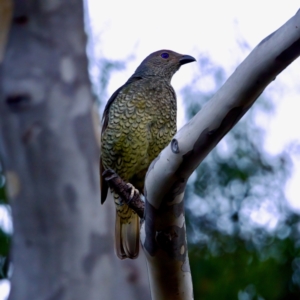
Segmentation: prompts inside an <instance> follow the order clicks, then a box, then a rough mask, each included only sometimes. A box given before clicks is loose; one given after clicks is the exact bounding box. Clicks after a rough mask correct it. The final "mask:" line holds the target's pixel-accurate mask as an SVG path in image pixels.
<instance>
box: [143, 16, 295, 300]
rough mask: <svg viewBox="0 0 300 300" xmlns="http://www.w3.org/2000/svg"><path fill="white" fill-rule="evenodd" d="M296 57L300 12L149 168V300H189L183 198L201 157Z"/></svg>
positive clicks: (145, 243)
mask: <svg viewBox="0 0 300 300" xmlns="http://www.w3.org/2000/svg"><path fill="white" fill-rule="evenodd" d="M299 55H300V11H298V12H297V14H296V15H295V16H294V17H292V18H291V19H290V20H289V21H288V22H287V23H286V24H284V25H283V26H282V27H281V28H279V29H278V30H277V31H275V32H274V33H273V34H271V35H270V36H268V37H267V38H265V39H264V40H263V41H262V42H261V43H260V44H259V45H258V46H257V47H256V48H255V49H254V50H253V51H252V52H251V53H250V55H249V56H248V57H247V58H246V59H245V60H244V62H242V63H241V65H240V66H239V67H238V68H237V69H236V71H235V72H234V73H233V74H232V75H231V77H230V78H229V79H228V80H227V81H226V83H225V84H224V85H223V86H222V87H221V89H220V90H219V91H218V92H217V93H216V94H215V96H214V97H213V98H212V99H210V101H209V102H208V103H207V104H206V105H205V106H204V107H203V108H202V110H201V111H200V112H199V113H198V114H197V115H196V116H195V117H194V118H193V119H191V120H190V122H188V123H187V124H186V125H185V126H184V127H183V128H182V129H181V130H180V131H179V132H178V133H177V134H176V135H175V137H174V139H173V140H172V141H171V143H170V144H169V145H168V146H167V147H166V148H165V149H164V150H163V151H162V152H161V153H160V155H159V157H158V158H157V159H156V160H155V161H154V162H153V163H152V164H151V166H150V167H149V170H148V173H147V175H146V182H145V198H146V209H145V223H144V226H143V228H142V244H143V246H144V250H145V254H146V257H147V263H148V270H149V277H150V285H151V293H152V299H157V300H158V299H160V300H161V299H176V300H179V299H180V300H183V299H184V300H187V299H193V291H192V280H191V274H190V268H189V262H188V253H187V243H186V232H185V219H184V209H183V196H184V189H185V186H186V182H187V180H188V178H189V176H190V175H191V173H192V172H193V171H194V170H195V168H196V167H197V166H198V165H199V163H200V162H201V161H202V160H203V159H204V158H205V157H206V155H207V154H208V153H209V152H210V151H211V150H212V149H213V147H215V146H216V145H217V143H218V142H219V141H220V140H221V139H222V137H224V135H225V134H226V133H227V132H228V131H229V130H230V129H231V128H232V127H233V126H234V125H235V124H236V123H237V122H238V121H239V120H240V118H241V117H242V116H243V115H244V114H245V113H246V112H247V111H248V109H249V108H250V107H251V106H252V105H253V103H254V102H255V100H256V99H257V98H258V97H259V95H260V94H261V93H262V92H263V90H264V89H265V88H266V87H267V85H268V84H269V83H270V82H271V81H273V80H275V78H276V76H277V75H278V74H279V73H280V72H281V71H282V70H284V69H285V68H286V67H287V66H288V65H289V64H290V63H292V62H293V60H295V59H296V58H297V57H298V56H299Z"/></svg>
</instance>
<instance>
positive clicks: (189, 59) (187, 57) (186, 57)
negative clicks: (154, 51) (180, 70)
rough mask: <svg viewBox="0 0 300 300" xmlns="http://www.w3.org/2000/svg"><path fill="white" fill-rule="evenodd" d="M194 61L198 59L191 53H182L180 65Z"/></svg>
mask: <svg viewBox="0 0 300 300" xmlns="http://www.w3.org/2000/svg"><path fill="white" fill-rule="evenodd" d="M193 61H196V59H195V58H194V57H193V56H190V55H182V57H181V58H180V59H179V63H180V65H184V64H188V63H190V62H193Z"/></svg>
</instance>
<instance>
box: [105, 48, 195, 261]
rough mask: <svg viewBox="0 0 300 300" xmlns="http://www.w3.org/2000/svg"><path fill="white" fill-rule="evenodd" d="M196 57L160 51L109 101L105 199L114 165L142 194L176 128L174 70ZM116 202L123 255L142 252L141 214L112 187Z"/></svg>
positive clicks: (118, 243) (117, 244)
mask: <svg viewBox="0 0 300 300" xmlns="http://www.w3.org/2000/svg"><path fill="white" fill-rule="evenodd" d="M193 61H195V58H193V57H192V56H189V55H182V54H179V53H176V52H173V51H170V50H160V51H156V52H154V53H152V54H150V55H149V56H148V57H146V58H145V59H144V60H143V61H142V63H141V64H140V65H139V67H138V68H137V69H136V71H135V72H134V74H133V75H132V76H131V77H130V78H129V79H128V81H127V82H126V83H125V84H124V85H123V86H121V87H120V88H118V89H117V90H116V91H115V92H114V93H113V95H112V96H111V97H110V99H109V100H108V102H107V104H106V107H105V109H104V113H103V120H102V133H101V157H100V179H101V203H104V201H105V200H106V197H107V192H108V185H107V183H106V182H105V181H104V180H103V177H102V173H103V171H104V170H106V169H113V170H114V171H115V172H116V173H117V174H118V175H119V176H120V177H121V178H122V179H123V180H124V181H125V182H127V183H129V184H131V185H132V186H134V187H135V188H136V189H138V191H139V192H140V193H143V190H144V180H145V175H146V172H147V170H148V167H149V165H150V164H151V162H152V161H153V160H154V159H155V158H156V157H157V156H158V154H159V153H160V152H161V151H162V150H163V149H164V148H165V147H166V146H167V145H168V144H169V143H170V141H171V139H172V137H173V136H174V135H175V133H176V118H177V103H176V93H175V91H174V89H173V87H172V86H171V79H172V76H173V75H174V74H175V72H176V71H177V70H178V69H179V68H180V67H181V66H182V65H184V64H187V63H190V62H193ZM111 192H112V194H113V197H114V201H115V204H116V227H115V249H116V254H117V256H118V257H119V258H120V259H125V258H136V257H137V256H138V253H139V234H140V225H139V217H138V215H137V214H136V213H135V212H134V211H133V210H132V209H130V208H129V207H128V206H127V205H126V204H125V203H124V202H123V201H122V199H120V197H119V196H118V195H117V194H116V193H114V191H113V190H112V191H111Z"/></svg>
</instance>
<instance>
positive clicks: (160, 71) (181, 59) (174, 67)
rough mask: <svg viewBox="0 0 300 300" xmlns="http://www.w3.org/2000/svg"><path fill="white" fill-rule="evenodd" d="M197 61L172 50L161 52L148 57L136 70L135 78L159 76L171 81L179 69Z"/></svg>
mask: <svg viewBox="0 0 300 300" xmlns="http://www.w3.org/2000/svg"><path fill="white" fill-rule="evenodd" d="M193 61H196V59H195V58H194V57H192V56H190V55H183V54H179V53H176V52H174V51H171V50H159V51H156V52H153V53H151V54H150V55H149V56H147V57H146V58H145V59H144V60H143V61H142V63H141V64H140V65H139V66H138V68H137V69H136V71H135V73H134V76H140V77H149V76H159V77H163V78H164V79H167V80H169V81H171V78H172V76H173V75H174V74H175V73H176V71H178V70H179V68H180V67H181V66H182V65H184V64H187V63H190V62H193Z"/></svg>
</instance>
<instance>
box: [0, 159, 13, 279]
mask: <svg viewBox="0 0 300 300" xmlns="http://www.w3.org/2000/svg"><path fill="white" fill-rule="evenodd" d="M4 183H5V178H4V174H3V172H2V168H1V164H0V214H1V209H3V210H6V209H7V207H8V205H7V197H6V192H5V185H4ZM1 221H2V220H1V215H0V279H3V278H7V273H8V265H9V263H8V261H9V260H8V255H9V247H10V241H11V234H9V233H7V232H5V231H4V229H3V227H2V226H1Z"/></svg>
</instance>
